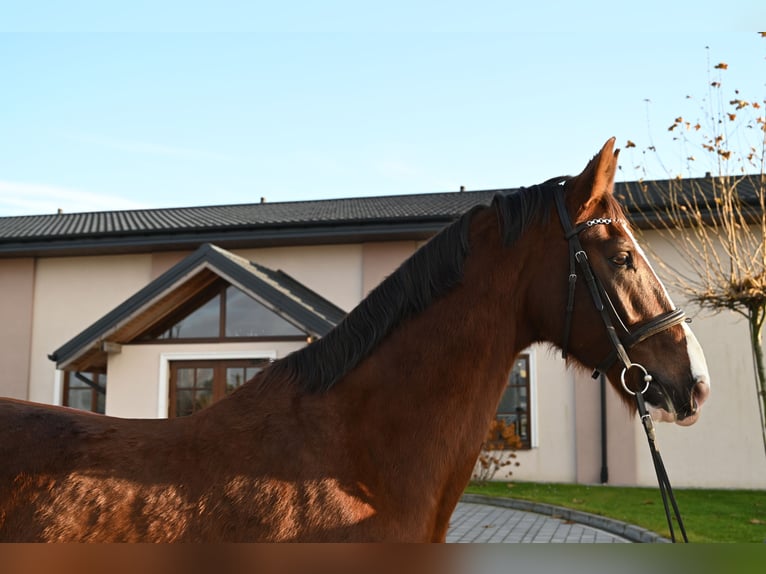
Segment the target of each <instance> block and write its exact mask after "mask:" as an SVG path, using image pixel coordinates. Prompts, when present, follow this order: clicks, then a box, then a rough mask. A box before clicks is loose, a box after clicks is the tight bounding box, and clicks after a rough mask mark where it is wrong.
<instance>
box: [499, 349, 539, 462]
mask: <svg viewBox="0 0 766 574" xmlns="http://www.w3.org/2000/svg"><path fill="white" fill-rule="evenodd" d="M529 397H530V393H529V355H527V354H522V355H519V356H518V357H517V358H516V362H515V363H514V365H513V370H512V371H511V375H510V377H508V386H507V387H506V388H505V392H504V393H503V396H502V398H501V399H500V405H499V406H498V408H497V418H498V419H499V420H502V421H504V422H505V424H506V425H508V426H513V427H514V428H515V430H516V436H518V437H519V439H520V440H521V444H522V448H531V444H532V443H531V438H532V437H531V432H530V428H531V425H530V412H531V411H530V400H529Z"/></svg>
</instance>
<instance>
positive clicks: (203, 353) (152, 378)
mask: <svg viewBox="0 0 766 574" xmlns="http://www.w3.org/2000/svg"><path fill="white" fill-rule="evenodd" d="M303 345H304V343H302V342H279V343H276V342H271V343H266V342H264V343H252V342H248V343H221V344H211V343H206V344H164V345H162V344H160V345H123V347H122V351H121V352H120V353H116V354H113V355H110V356H109V364H108V367H107V369H108V373H109V377H108V383H107V384H108V391H107V393H106V414H108V415H111V416H116V417H126V418H165V417H167V413H168V404H167V399H168V392H169V387H168V384H169V380H170V379H169V377H170V372H169V370H168V363H169V362H170V361H188V360H214V359H249V358H272V359H278V358H280V357H284V356H285V355H287V354H289V353H290V352H292V351H294V350H296V349H299V348H301V347H302V346H303Z"/></svg>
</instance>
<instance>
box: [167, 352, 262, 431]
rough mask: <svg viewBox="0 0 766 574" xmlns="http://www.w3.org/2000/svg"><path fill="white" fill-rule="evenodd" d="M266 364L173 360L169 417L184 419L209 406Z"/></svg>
mask: <svg viewBox="0 0 766 574" xmlns="http://www.w3.org/2000/svg"><path fill="white" fill-rule="evenodd" d="M267 364H268V359H238V360H217V361H172V362H171V363H170V397H169V398H170V401H169V408H168V410H169V412H168V416H170V417H171V418H172V417H183V416H187V415H190V414H193V413H196V412H197V411H200V410H202V409H204V408H205V407H207V406H209V405H212V404H213V403H214V402H216V401H219V400H221V399H222V398H224V397H225V396H226V395H228V394H229V393H231V392H232V391H234V390H235V389H237V388H239V387H240V386H242V385H243V384H244V383H246V382H247V381H249V380H250V379H252V378H253V377H254V376H255V375H257V374H258V373H259V372H260V371H261V370H262V369H263V367H264V366H266V365H267Z"/></svg>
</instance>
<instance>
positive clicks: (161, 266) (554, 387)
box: [0, 233, 766, 488]
mask: <svg viewBox="0 0 766 574" xmlns="http://www.w3.org/2000/svg"><path fill="white" fill-rule="evenodd" d="M646 238H647V239H648V240H649V242H650V244H651V245H652V246H653V247H654V248H655V249H656V250H658V251H659V252H660V254H662V255H663V256H664V257H665V258H666V259H667V260H668V261H669V262H670V263H671V264H672V265H676V266H680V265H682V263H683V262H682V260H681V259H680V257H679V256H678V254H676V253H674V250H673V248H672V247H671V246H669V245H667V244H666V243H664V242H663V241H661V240H660V239H659V238H658V237H657V236H656V235H652V234H651V233H650V234H646ZM416 246H417V245H416V243H415V242H395V243H391V244H386V243H375V244H366V245H329V246H308V247H292V248H287V247H285V248H270V249H251V250H239V251H237V253H238V254H240V255H242V256H244V257H247V258H249V259H253V260H256V261H258V262H260V263H263V264H264V265H267V266H269V267H272V268H275V269H283V270H284V271H286V272H287V273H289V274H290V275H292V276H293V277H295V278H296V279H297V280H299V281H302V282H303V283H305V284H306V285H307V286H309V287H310V288H312V289H314V290H315V291H317V292H318V293H320V294H321V295H323V296H324V297H326V298H328V299H329V300H331V301H333V302H334V303H336V304H337V305H339V306H340V307H342V308H344V309H346V310H350V309H351V308H353V307H354V306H355V305H356V304H357V302H358V301H359V300H360V299H361V298H362V296H363V295H365V294H366V293H367V292H368V291H369V290H370V289H371V288H373V287H374V285H375V284H376V283H377V282H379V281H380V280H381V279H382V278H383V277H385V276H386V275H388V274H389V273H390V272H391V271H392V270H393V269H395V268H396V266H397V265H398V264H399V263H400V262H401V261H402V260H403V259H404V258H406V257H407V256H408V255H409V254H410V253H411V252H412V251H414V249H415V248H416ZM389 248H390V250H389ZM185 255H186V254H185V253H181V252H168V253H158V254H154V255H115V256H102V257H74V258H71V257H70V258H50V259H40V260H38V261H36V262H35V263H34V264H33V263H32V261H31V260H29V259H26V260H3V261H1V262H0V273H2V275H0V277H1V278H2V281H3V283H2V285H3V286H4V287H3V297H2V303H0V311H2V313H3V316H4V317H15V318H14V319H13V321H12V322H10V323H9V322H6V324H5V325H4V326H3V327H2V328H1V329H0V337H2V340H1V342H2V345H0V347H2V348H1V349H0V353H4V355H3V356H4V357H5V361H4V365H6V366H7V367H6V373H8V374H7V376H6V377H5V380H4V381H3V382H0V385H2V386H0V393H1V394H3V395H6V396H19V397H22V398H23V397H24V396H28V397H29V398H30V399H31V400H35V401H40V402H46V403H59V402H60V400H61V397H60V389H58V388H57V386H56V374H55V369H54V364H53V363H52V362H51V361H50V360H48V358H47V355H48V354H49V353H51V352H52V351H54V350H55V349H56V348H58V347H60V346H61V345H62V344H63V343H65V342H66V341H68V340H69V339H70V338H71V337H72V336H74V335H76V334H77V333H79V332H80V331H81V330H82V329H84V328H85V327H87V326H88V325H90V324H91V323H92V322H93V321H95V320H96V319H98V318H99V317H101V316H102V315H103V314H104V313H106V312H108V311H109V310H111V309H112V308H113V307H115V306H116V305H118V304H119V303H121V302H122V301H123V300H124V299H126V298H127V297H129V296H130V295H132V294H133V293H135V292H136V291H137V290H138V289H140V288H141V287H143V286H144V285H145V284H146V283H147V282H148V281H150V280H151V279H152V278H154V277H156V276H157V275H158V274H159V273H161V272H162V271H164V270H165V269H167V268H168V267H169V266H171V265H172V264H173V263H175V262H177V261H179V260H180V259H181V258H182V257H183V256H185ZM6 285H7V286H8V287H6ZM673 297H674V299H675V300H676V302H677V303H678V304H679V306H681V307H684V308H685V309H686V310H687V313H688V314H689V315H691V316H692V317H693V318H694V323H693V325H692V328H693V329H694V331H695V333H696V334H697V336H698V338H699V340H700V342H701V344H702V346H703V348H704V349H705V352H706V354H707V359H708V365H709V368H710V373H711V377H712V393H711V397H710V399H709V401H708V403H707V404H706V405H705V407H704V409H703V413H702V416H701V418H700V421H699V422H698V423H697V424H695V425H694V426H692V427H688V428H682V427H678V426H676V425H668V424H663V425H659V426H658V429H657V433H658V440H659V444H660V447H661V449H662V453H663V457H664V459H665V462H666V465H667V467H668V472H669V473H670V478H671V480H672V482H673V484H674V485H675V484H677V485H678V486H699V487H702V486H711V487H713V486H717V487H738V488H766V457H765V456H764V450H763V445H762V442H761V438H760V433H759V425H760V418H759V414H758V408H757V402H756V401H757V397H756V394H755V386H754V382H753V369H752V358H751V354H750V347H749V341H748V336H747V327H746V324H745V321H744V319H741V318H740V317H739V316H737V315H735V314H733V313H720V314H717V315H712V314H709V313H701V312H699V311H698V310H697V309H696V308H695V307H694V306H693V305H690V304H685V303H684V302H683V298H682V297H680V296H679V295H678V293H673ZM32 306H33V307H32ZM32 308H33V309H34V312H32ZM25 325H26V328H25ZM25 341H29V343H25ZM25 345H26V346H27V347H28V350H25ZM248 348H249V349H256V347H253V346H248ZM232 351H233V352H234V351H237V352H238V351H239V350H238V349H232ZM147 352H148V349H144V350H143V351H137V350H135V349H134V348H133V347H131V346H125V347H123V353H122V354H121V355H114V356H112V357H111V358H110V374H109V377H110V379H109V387H110V392H109V393H108V395H107V410H108V412H109V413H110V414H117V415H119V416H140V417H156V416H157V415H158V409H159V404H160V403H159V401H160V399H159V387H158V385H157V377H158V376H159V375H158V373H159V366H158V365H159V361H160V359H159V357H158V356H157V355H156V354H155V355H151V354H148V355H143V354H142V353H147ZM277 352H279V353H281V352H286V350H280V349H277ZM535 354H536V356H535V359H534V363H533V365H534V367H535V368H533V370H532V376H533V378H534V379H535V381H536V382H535V389H536V393H537V396H536V402H535V404H536V405H537V406H536V413H535V415H536V416H535V420H536V425H537V428H536V430H535V433H536V434H535V437H536V438H535V440H536V444H537V446H536V448H535V449H533V450H532V451H528V452H523V453H520V458H519V460H520V462H521V466H520V467H519V468H518V469H517V470H516V471H515V473H514V476H515V477H516V478H518V479H522V480H523V479H527V480H544V481H580V482H596V481H597V480H598V476H597V469H598V467H599V465H600V443H599V441H598V440H595V439H596V438H597V437H598V429H597V426H595V425H596V422H595V421H596V420H597V416H598V413H597V410H596V409H595V408H594V405H596V404H597V399H598V395H597V391H596V389H597V383H596V382H595V381H591V380H590V378H589V374H588V373H573V372H567V371H565V368H564V364H563V362H562V361H561V359H560V358H559V357H558V354H557V353H556V352H555V351H549V350H547V349H545V347H539V348H537V349H536V351H535ZM133 360H135V364H134V365H133V366H132V367H131V366H130V363H131V361H133ZM26 370H28V373H29V374H28V380H29V391H28V394H27V391H26V388H25V386H26V385H25V380H26V377H25V374H24V373H25V371H26ZM608 397H609V399H608V412H607V415H608V417H607V418H608V421H607V424H608V429H609V430H608V432H609V436H608V462H609V471H610V482H611V483H613V484H641V485H649V486H653V485H655V484H656V479H655V477H654V471H653V468H652V464H651V459H650V457H649V453H648V450H647V446H646V444H645V438H644V436H643V433H642V432H641V429H640V427H639V426H638V422H637V420H636V419H635V417H633V416H631V414H630V413H629V412H628V411H627V410H626V408H625V406H624V405H623V404H622V403H621V401H620V400H619V398H618V395H617V392H616V391H614V390H613V389H612V388H611V386H610V387H609V391H608ZM143 400H145V402H141V401H143Z"/></svg>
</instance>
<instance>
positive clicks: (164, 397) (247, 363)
mask: <svg viewBox="0 0 766 574" xmlns="http://www.w3.org/2000/svg"><path fill="white" fill-rule="evenodd" d="M275 358H276V353H275V352H260V353H198V354H195V353H178V354H175V353H170V354H163V355H161V357H160V381H161V382H164V384H160V385H159V386H160V399H161V400H160V401H159V405H158V411H159V412H158V416H159V417H160V418H178V417H177V415H176V401H175V399H176V392H177V388H176V384H175V383H176V375H175V374H174V373H175V372H176V370H177V369H178V368H213V370H214V371H213V400H212V401H211V403H210V404H211V405H212V404H215V403H216V402H218V401H219V400H221V399H223V398H224V397H226V395H227V394H228V393H227V392H226V369H228V368H242V367H253V366H254V365H253V363H254V362H257V363H261V364H262V365H261V368H264V367H265V366H267V365H268V364H269V363H270V362H271V361H273V360H274V359H275ZM243 382H244V381H243Z"/></svg>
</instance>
